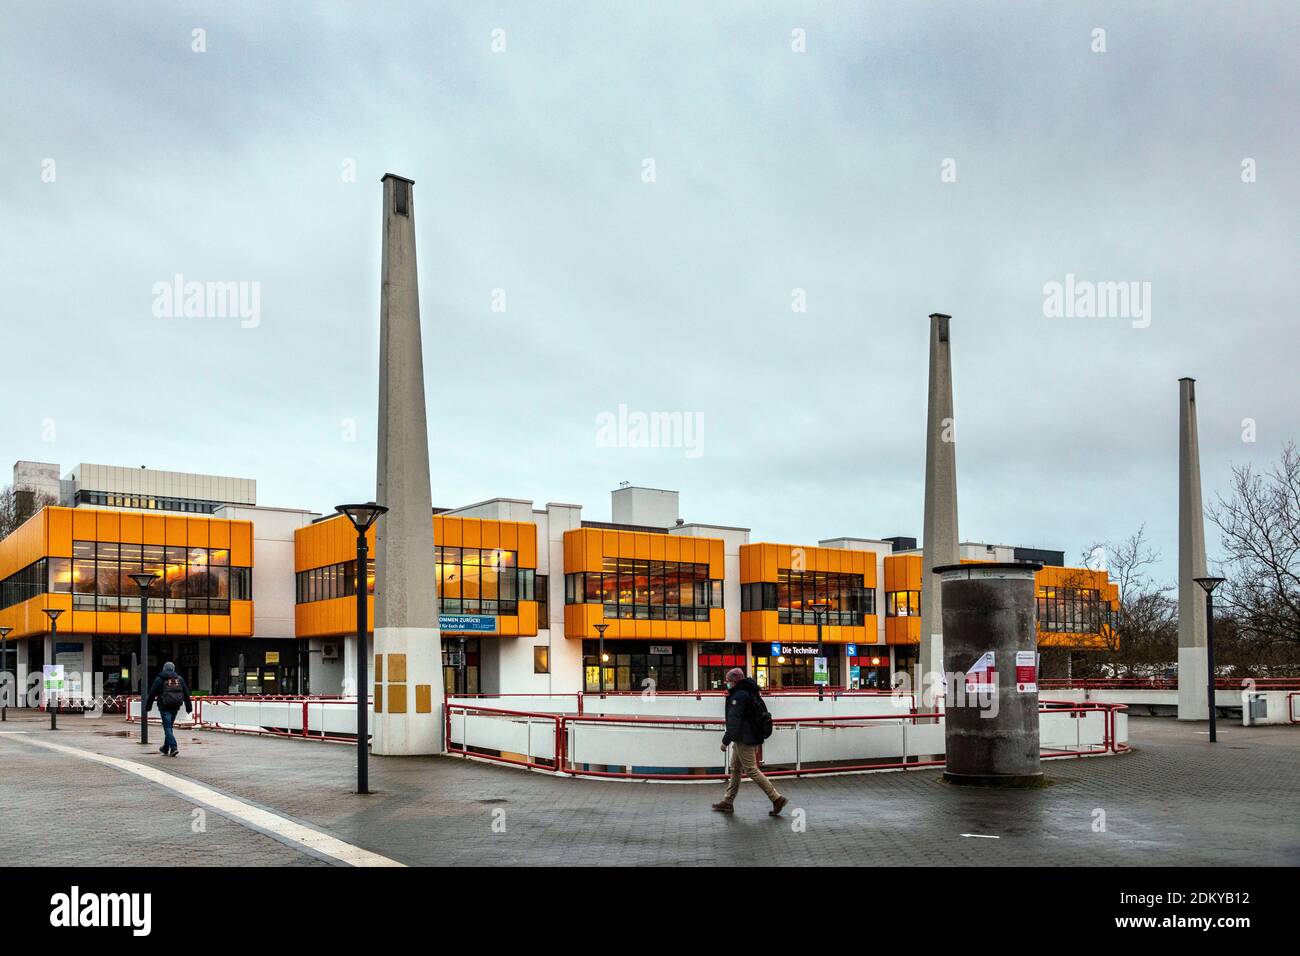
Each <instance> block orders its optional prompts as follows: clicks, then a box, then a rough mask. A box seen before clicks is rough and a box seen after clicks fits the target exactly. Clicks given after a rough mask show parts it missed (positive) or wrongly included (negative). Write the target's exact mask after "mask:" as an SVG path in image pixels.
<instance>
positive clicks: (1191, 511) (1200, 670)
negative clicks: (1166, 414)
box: [1120, 378, 1210, 720]
mask: <svg viewBox="0 0 1300 956" xmlns="http://www.w3.org/2000/svg"><path fill="white" fill-rule="evenodd" d="M1205 576H1206V572H1205V516H1204V514H1203V513H1202V501H1201V448H1200V443H1199V441H1198V440H1197V437H1196V379H1194V378H1180V379H1179V380H1178V719H1179V720H1209V719H1210V710H1209V700H1208V691H1207V689H1206V684H1208V683H1209V676H1210V675H1209V663H1208V661H1207V659H1206V652H1205V591H1203V590H1202V589H1201V586H1200V585H1199V584H1197V583H1196V580H1195V579H1196V578H1203V577H1205ZM1123 639H1124V635H1123V634H1121V635H1120V640H1121V641H1122V640H1123Z"/></svg>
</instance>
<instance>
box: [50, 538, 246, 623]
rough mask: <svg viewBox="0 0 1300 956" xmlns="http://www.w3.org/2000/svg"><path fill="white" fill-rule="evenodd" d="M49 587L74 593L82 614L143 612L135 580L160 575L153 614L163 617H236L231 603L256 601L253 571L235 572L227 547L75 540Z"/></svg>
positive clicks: (237, 569) (56, 561)
mask: <svg viewBox="0 0 1300 956" xmlns="http://www.w3.org/2000/svg"><path fill="white" fill-rule="evenodd" d="M51 560H52V561H53V562H54V564H53V565H52V566H51V567H50V577H49V587H50V590H51V591H54V592H56V593H65V594H66V593H71V594H72V608H73V610H76V611H139V610H140V588H139V587H138V586H137V585H136V583H135V581H134V580H132V578H131V575H133V574H141V573H146V574H147V573H153V574H156V575H157V576H158V580H157V581H155V582H154V584H153V587H152V588H151V589H150V591H149V610H150V611H152V612H154V613H161V614H220V615H226V614H229V613H230V602H231V600H236V601H251V600H252V599H253V593H252V592H253V587H252V573H253V571H252V568H247V567H231V566H230V552H229V550H227V549H225V548H181V547H167V546H163V545H160V544H122V543H118V542H110V541H100V542H95V541H74V542H73V543H72V557H71V558H70V559H69V558H53V559H51Z"/></svg>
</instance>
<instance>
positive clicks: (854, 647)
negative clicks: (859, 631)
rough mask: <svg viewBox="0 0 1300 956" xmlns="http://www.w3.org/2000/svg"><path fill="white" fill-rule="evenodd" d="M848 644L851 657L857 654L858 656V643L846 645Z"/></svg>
mask: <svg viewBox="0 0 1300 956" xmlns="http://www.w3.org/2000/svg"><path fill="white" fill-rule="evenodd" d="M846 646H847V647H848V651H849V657H857V656H858V645H856V644H849V645H846Z"/></svg>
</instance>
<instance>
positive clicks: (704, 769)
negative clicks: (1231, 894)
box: [445, 701, 1129, 780]
mask: <svg viewBox="0 0 1300 956" xmlns="http://www.w3.org/2000/svg"><path fill="white" fill-rule="evenodd" d="M1125 709H1126V705H1124V704H1100V703H1085V704H1075V703H1071V702H1068V701H1042V702H1040V706H1039V713H1040V715H1047V716H1048V717H1049V719H1053V718H1055V719H1058V720H1059V718H1065V719H1067V720H1069V721H1072V722H1075V728H1074V729H1075V736H1074V741H1075V742H1074V745H1073V746H1070V745H1068V744H1063V745H1053V746H1043V748H1042V750H1041V756H1042V758H1044V759H1052V758H1062V757H1085V756H1097V755H1101V754H1107V753H1111V754H1117V753H1124V752H1126V751H1128V749H1129V747H1128V744H1127V743H1126V742H1122V741H1121V740H1120V739H1119V733H1118V727H1117V721H1118V719H1119V714H1121V713H1122V712H1123V711H1124V710H1125ZM445 713H446V717H445V721H446V725H445V732H446V744H445V746H446V751H447V753H449V754H453V755H457V756H461V757H466V758H474V759H481V760H489V761H495V762H498V763H506V764H512V765H514V766H520V767H527V768H529V769H533V770H543V771H549V772H554V773H559V774H564V775H572V776H588V777H606V778H616V779H635V780H720V779H725V778H726V777H727V776H728V774H727V769H726V768H727V765H728V761H727V758H726V755H723V754H722V752H721V751H720V750H718V749H716V748H717V744H718V740H719V737H720V735H721V730H722V729H723V728H725V726H726V721H725V719H723V718H696V717H660V716H651V715H592V714H567V715H566V714H546V713H538V712H535V711H521V710H508V709H504V708H498V707H488V706H484V705H480V704H459V703H448V704H447V706H446V711H445ZM943 718H944V715H943V712H942V711H937V710H936V711H921V712H918V711H917V710H916V709H915V708H910V709H909V711H908V713H906V714H902V715H894V714H863V715H854V716H849V717H786V718H775V719H773V735H772V738H771V739H769V740H768V741H767V742H766V743H765V744H764V745H763V747H762V748H761V749H760V761H761V762H763V763H764V764H765V767H764V773H767V774H769V775H772V776H804V775H809V774H818V773H853V772H861V771H867V770H914V769H919V768H922V767H935V766H942V765H943V764H944V761H943V760H942V759H937V760H936V759H923V758H925V757H929V756H931V755H934V754H937V753H941V752H942V751H943V749H944V743H943V733H944V731H943ZM1094 718H1099V720H1100V724H1101V726H1100V739H1098V740H1096V741H1095V742H1086V741H1085V735H1084V733H1083V730H1084V725H1085V722H1086V723H1087V724H1088V725H1089V727H1088V729H1089V730H1093V729H1096V728H1095V727H1094V726H1093V725H1095V724H1096V723H1097V720H1096V719H1094ZM1040 720H1042V716H1040ZM921 721H923V723H922V722H921ZM584 728H585V732H584ZM593 732H594V737H595V739H594V741H593V742H589V739H588V738H591V737H593ZM845 732H857V734H856V737H857V739H856V740H855V741H853V742H852V743H856V744H857V745H858V746H860V747H862V748H863V749H866V750H870V749H871V744H873V743H876V744H877V747H876V749H878V750H880V752H879V753H875V754H857V755H851V754H850V755H846V754H842V753H837V752H836V750H835V746H834V745H833V744H832V745H831V746H827V744H828V741H830V740H833V739H834V737H835V736H836V735H839V736H847V735H848V734H847V733H845ZM631 734H636V735H639V736H640V737H641V738H642V739H641V740H639V741H637V743H640V744H641V746H642V747H643V749H642V751H641V752H639V753H634V752H632V751H620V749H619V743H620V740H619V738H620V736H622V737H623V740H622V743H624V744H627V743H631V742H632V741H631V738H630V735H631ZM654 736H662V738H663V746H662V747H661V748H660V749H658V750H656V748H655V746H654V745H651V746H649V747H646V742H647V741H648V740H650V739H652V738H653V737H654ZM1067 736H1068V734H1067ZM873 737H875V738H880V740H879V741H873V740H872V739H871V738H873ZM602 738H603V739H602ZM1054 739H1056V740H1058V742H1059V740H1060V739H1061V738H1059V737H1057V738H1054ZM891 749H892V750H895V751H897V752H896V753H886V751H889V750H891ZM710 752H711V754H712V755H711V756H709V755H708V754H709V753H710ZM660 754H663V755H665V756H666V757H667V759H672V760H676V761H682V760H688V761H690V762H688V763H681V762H678V763H675V764H668V763H663V764H660V763H655V762H654V761H656V760H658V759H661V758H660V756H659V755H660ZM668 755H671V756H668ZM614 768H617V769H614Z"/></svg>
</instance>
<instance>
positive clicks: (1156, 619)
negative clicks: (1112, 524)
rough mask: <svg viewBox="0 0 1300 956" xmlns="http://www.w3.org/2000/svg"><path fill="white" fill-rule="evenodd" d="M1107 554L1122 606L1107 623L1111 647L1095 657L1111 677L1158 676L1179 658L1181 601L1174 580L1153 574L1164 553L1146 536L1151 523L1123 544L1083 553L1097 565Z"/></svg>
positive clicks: (1106, 544) (1091, 564)
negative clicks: (1165, 580) (1099, 557)
mask: <svg viewBox="0 0 1300 956" xmlns="http://www.w3.org/2000/svg"><path fill="white" fill-rule="evenodd" d="M1099 553H1101V554H1104V555H1105V556H1106V558H1105V563H1106V571H1107V573H1108V574H1109V576H1110V579H1111V580H1112V581H1113V582H1114V583H1115V586H1116V589H1117V591H1118V594H1119V607H1118V608H1116V609H1115V610H1114V611H1113V612H1112V614H1111V615H1110V618H1111V620H1110V623H1109V626H1105V625H1102V626H1101V627H1100V629H1099V632H1100V633H1101V635H1102V639H1103V643H1104V644H1105V650H1104V651H1102V652H1100V653H1098V654H1096V655H1095V656H1094V657H1093V660H1094V661H1095V662H1096V663H1097V664H1099V665H1102V668H1101V669H1102V670H1103V671H1109V674H1108V675H1107V676H1112V677H1131V676H1143V677H1147V676H1152V675H1153V674H1154V673H1155V671H1156V670H1157V669H1158V668H1162V667H1164V666H1165V665H1167V664H1170V663H1172V662H1173V661H1176V660H1177V659H1178V602H1177V601H1175V600H1174V599H1173V597H1172V595H1173V591H1174V587H1173V585H1172V584H1168V583H1162V582H1158V581H1156V580H1155V578H1154V577H1153V576H1152V568H1154V567H1155V565H1156V564H1157V563H1158V562H1159V561H1160V552H1159V551H1158V550H1157V549H1156V548H1154V547H1153V546H1152V545H1151V544H1150V542H1149V541H1148V539H1147V537H1146V525H1143V526H1142V527H1140V528H1138V529H1137V531H1135V532H1134V533H1133V534H1131V535H1129V536H1128V537H1127V538H1125V539H1123V540H1122V541H1119V542H1109V541H1108V542H1102V543H1099V544H1094V545H1093V546H1092V547H1090V548H1087V549H1085V550H1084V552H1083V563H1084V564H1085V565H1086V566H1089V567H1095V565H1096V562H1097V555H1098V554H1099Z"/></svg>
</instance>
